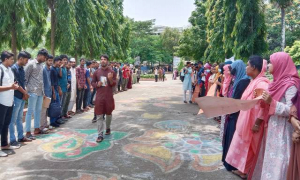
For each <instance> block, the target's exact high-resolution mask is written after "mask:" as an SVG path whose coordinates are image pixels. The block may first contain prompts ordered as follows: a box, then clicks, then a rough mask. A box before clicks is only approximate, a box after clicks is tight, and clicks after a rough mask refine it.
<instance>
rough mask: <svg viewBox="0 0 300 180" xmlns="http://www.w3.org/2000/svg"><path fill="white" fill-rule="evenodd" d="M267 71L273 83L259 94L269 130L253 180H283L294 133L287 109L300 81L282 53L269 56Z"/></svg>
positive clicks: (286, 56)
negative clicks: (261, 96) (264, 105)
mask: <svg viewBox="0 0 300 180" xmlns="http://www.w3.org/2000/svg"><path fill="white" fill-rule="evenodd" d="M269 72H270V73H271V74H272V75H273V79H274V80H273V82H272V83H271V84H270V85H269V89H268V91H269V92H264V93H263V94H262V95H263V100H264V101H265V103H266V104H268V106H269V108H268V109H267V113H268V115H269V119H268V128H267V131H266V138H264V141H265V142H264V145H263V146H262V148H261V150H260V154H259V159H258V161H257V164H256V167H255V171H254V174H253V178H252V179H272V180H282V179H283V180H285V179H287V169H288V164H289V159H290V152H291V147H292V133H293V127H292V124H291V123H290V122H289V119H290V109H291V106H292V105H293V102H292V99H293V98H294V97H295V95H296V93H297V92H298V89H299V85H300V79H299V76H298V72H297V70H296V66H295V64H294V62H293V60H292V58H291V57H290V56H289V55H288V54H287V53H285V52H278V53H274V54H273V55H271V57H270V64H269ZM250 178H251V177H250ZM298 178H299V179H300V177H298Z"/></svg>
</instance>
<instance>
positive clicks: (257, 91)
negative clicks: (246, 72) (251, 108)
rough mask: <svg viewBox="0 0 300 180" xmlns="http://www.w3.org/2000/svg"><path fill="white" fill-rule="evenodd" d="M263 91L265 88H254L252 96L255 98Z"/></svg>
mask: <svg viewBox="0 0 300 180" xmlns="http://www.w3.org/2000/svg"><path fill="white" fill-rule="evenodd" d="M264 91H265V90H263V89H255V90H254V93H253V94H254V98H257V97H258V96H260V95H262V94H263V92H264Z"/></svg>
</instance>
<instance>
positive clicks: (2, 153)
mask: <svg viewBox="0 0 300 180" xmlns="http://www.w3.org/2000/svg"><path fill="white" fill-rule="evenodd" d="M7 156H8V154H6V153H5V152H3V151H1V150H0V157H7Z"/></svg>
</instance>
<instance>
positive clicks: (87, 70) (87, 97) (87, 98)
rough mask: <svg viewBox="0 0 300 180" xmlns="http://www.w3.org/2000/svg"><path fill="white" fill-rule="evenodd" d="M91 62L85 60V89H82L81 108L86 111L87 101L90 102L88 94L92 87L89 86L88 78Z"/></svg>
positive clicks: (87, 108)
mask: <svg viewBox="0 0 300 180" xmlns="http://www.w3.org/2000/svg"><path fill="white" fill-rule="evenodd" d="M91 65H92V62H91V61H87V62H86V74H85V76H86V85H85V86H86V89H85V91H84V96H83V110H84V111H88V110H89V107H88V103H89V102H90V98H91V97H90V94H91V91H93V87H92V86H91V80H90V69H91Z"/></svg>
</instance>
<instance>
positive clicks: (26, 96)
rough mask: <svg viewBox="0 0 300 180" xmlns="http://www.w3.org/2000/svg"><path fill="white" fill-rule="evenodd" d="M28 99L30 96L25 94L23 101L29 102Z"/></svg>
mask: <svg viewBox="0 0 300 180" xmlns="http://www.w3.org/2000/svg"><path fill="white" fill-rule="evenodd" d="M28 98H29V94H27V93H26V94H23V100H24V101H27V100H28Z"/></svg>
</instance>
